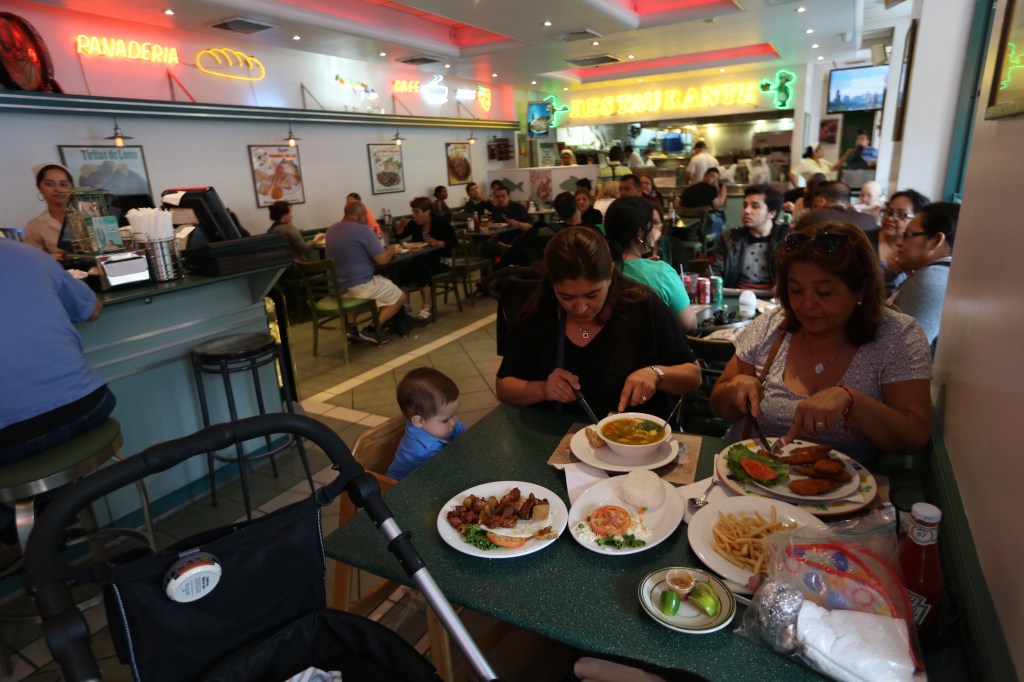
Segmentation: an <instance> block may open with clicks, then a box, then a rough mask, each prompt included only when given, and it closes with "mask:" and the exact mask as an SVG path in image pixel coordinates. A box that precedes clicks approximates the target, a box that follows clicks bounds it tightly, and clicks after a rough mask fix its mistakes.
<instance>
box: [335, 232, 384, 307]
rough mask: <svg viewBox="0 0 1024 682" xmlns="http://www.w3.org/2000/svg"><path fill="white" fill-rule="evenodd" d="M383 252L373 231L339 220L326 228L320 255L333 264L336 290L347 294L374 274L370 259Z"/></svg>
mask: <svg viewBox="0 0 1024 682" xmlns="http://www.w3.org/2000/svg"><path fill="white" fill-rule="evenodd" d="M383 252H384V247H383V246H381V245H380V240H379V239H378V238H377V235H376V234H374V232H373V228H371V227H370V226H368V225H364V224H363V223H357V222H355V221H354V220H343V221H341V222H340V223H334V224H333V225H331V226H330V227H328V228H327V237H326V241H325V243H324V255H326V256H327V258H331V259H333V260H334V270H335V271H336V272H337V273H338V287H339V288H340V289H341V290H342V291H348V290H349V289H351V288H352V287H354V286H356V285H357V284H366V283H367V282H369V281H370V280H371V279H373V276H374V275H375V274H376V273H377V268H376V263H374V261H373V257H374V256H377V255H379V254H381V253H383Z"/></svg>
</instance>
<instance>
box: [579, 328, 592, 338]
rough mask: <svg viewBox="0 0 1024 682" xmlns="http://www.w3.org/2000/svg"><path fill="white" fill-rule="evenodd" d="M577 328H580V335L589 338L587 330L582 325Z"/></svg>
mask: <svg viewBox="0 0 1024 682" xmlns="http://www.w3.org/2000/svg"><path fill="white" fill-rule="evenodd" d="M579 330H580V335H582V336H583V338H584V339H589V338H590V332H588V331H587V330H586V329H584V328H583V327H579Z"/></svg>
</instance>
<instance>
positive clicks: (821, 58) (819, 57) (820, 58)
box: [818, 54, 824, 62]
mask: <svg viewBox="0 0 1024 682" xmlns="http://www.w3.org/2000/svg"><path fill="white" fill-rule="evenodd" d="M823 59H824V57H822V56H821V55H820V54H819V55H818V61H819V62H820V61H821V60H823Z"/></svg>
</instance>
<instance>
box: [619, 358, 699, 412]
mask: <svg viewBox="0 0 1024 682" xmlns="http://www.w3.org/2000/svg"><path fill="white" fill-rule="evenodd" d="M657 367H659V368H661V371H662V372H664V374H665V379H664V380H663V381H662V382H661V383H660V384H659V383H658V373H657V372H655V371H654V370H653V369H651V367H650V366H648V367H641V368H640V369H638V370H636V371H635V372H633V373H632V374H630V375H629V376H628V377H626V384H625V385H624V386H623V387H622V395H621V396H620V397H619V408H618V409H619V412H625V411H626V409H628V408H629V407H631V406H633V405H640V404H642V403H645V402H647V400H649V399H650V397H651V396H653V395H654V393H655V391H664V392H665V393H669V394H671V395H682V394H683V393H689V392H690V391H695V390H697V387H698V386H700V382H701V376H700V365H698V364H697V363H696V362H684V363H682V364H679V365H657Z"/></svg>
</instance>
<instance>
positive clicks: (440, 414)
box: [388, 367, 466, 481]
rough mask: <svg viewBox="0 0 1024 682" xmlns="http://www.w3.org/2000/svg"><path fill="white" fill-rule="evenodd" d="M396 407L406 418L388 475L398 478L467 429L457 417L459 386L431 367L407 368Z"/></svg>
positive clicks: (414, 468) (398, 393)
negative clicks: (403, 433)
mask: <svg viewBox="0 0 1024 682" xmlns="http://www.w3.org/2000/svg"><path fill="white" fill-rule="evenodd" d="M396 397H397V398H398V407H399V409H401V410H402V415H403V416H404V417H405V418H406V419H407V420H409V421H408V422H407V423H406V425H405V435H404V436H402V440H401V442H400V443H399V444H398V452H396V453H395V459H394V461H392V462H391V466H389V467H388V476H390V477H391V478H393V479H395V480H397V481H401V480H402V479H403V478H405V477H406V476H408V475H409V474H411V473H412V472H413V471H415V470H416V469H418V468H420V467H421V466H423V465H424V464H426V463H427V460H429V459H430V458H431V457H433V456H434V455H436V454H437V453H438V452H440V451H441V448H443V447H444V446H445V445H448V443H451V442H452V441H453V440H455V439H456V438H458V437H459V436H461V435H462V434H464V433H465V432H466V425H465V424H463V423H462V422H461V421H459V417H458V412H459V387H458V386H457V385H456V384H455V382H454V381H452V380H451V379H449V378H448V377H447V376H446V375H444V374H443V373H441V372H439V371H438V370H436V369H434V368H433V367H417V368H416V369H413V370H410V371H409V373H408V374H406V375H405V376H404V377H402V380H401V381H399V382H398V388H397V389H396Z"/></svg>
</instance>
